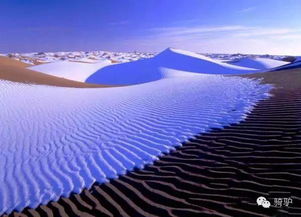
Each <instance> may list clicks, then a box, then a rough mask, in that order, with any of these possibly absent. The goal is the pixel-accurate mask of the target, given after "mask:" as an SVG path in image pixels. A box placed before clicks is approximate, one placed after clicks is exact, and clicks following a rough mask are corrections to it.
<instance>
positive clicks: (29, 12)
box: [0, 0, 301, 55]
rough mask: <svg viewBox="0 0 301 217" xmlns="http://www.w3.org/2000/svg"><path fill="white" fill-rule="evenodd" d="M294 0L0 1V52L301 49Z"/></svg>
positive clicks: (286, 51) (298, 3)
mask: <svg viewBox="0 0 301 217" xmlns="http://www.w3.org/2000/svg"><path fill="white" fill-rule="evenodd" d="M300 12H301V1H300V0H47V1H46V0H1V1H0V52H3V53H6V52H32V51H75V50H111V51H133V50H138V51H160V50H163V49H164V48H166V47H176V48H181V49H187V50H192V51H197V52H218V53H237V52H241V53H261V54H262V53H263V54H265V53H269V54H292V55H301V43H300V40H301V22H300V20H301V13H300Z"/></svg>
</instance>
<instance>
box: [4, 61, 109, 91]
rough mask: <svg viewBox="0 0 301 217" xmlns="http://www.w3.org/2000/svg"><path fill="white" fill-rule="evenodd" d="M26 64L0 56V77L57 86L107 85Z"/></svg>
mask: <svg viewBox="0 0 301 217" xmlns="http://www.w3.org/2000/svg"><path fill="white" fill-rule="evenodd" d="M28 66H29V65H28V64H25V63H22V62H19V61H17V60H13V59H9V58H7V57H0V79H2V80H8V81H14V82H22V83H29V84H43V85H51V86H59V87H78V88H79V87H107V85H93V84H86V83H83V82H76V81H71V80H67V79H63V78H58V77H55V76H51V75H47V74H43V73H40V72H36V71H32V70H30V69H27V68H26V67H28Z"/></svg>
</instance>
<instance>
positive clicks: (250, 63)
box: [229, 57, 288, 70]
mask: <svg viewBox="0 0 301 217" xmlns="http://www.w3.org/2000/svg"><path fill="white" fill-rule="evenodd" d="M229 63H230V64H232V65H235V66H241V67H248V68H253V69H258V70H266V69H271V68H275V67H279V66H282V65H285V64H287V63H288V62H285V61H280V60H273V59H268V58H259V57H257V58H249V57H246V58H242V59H238V60H235V61H232V62H229Z"/></svg>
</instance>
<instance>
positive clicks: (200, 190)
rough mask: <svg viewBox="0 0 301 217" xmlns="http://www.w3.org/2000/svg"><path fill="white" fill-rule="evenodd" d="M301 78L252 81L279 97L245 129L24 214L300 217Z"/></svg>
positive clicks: (186, 146) (217, 133)
mask: <svg viewBox="0 0 301 217" xmlns="http://www.w3.org/2000/svg"><path fill="white" fill-rule="evenodd" d="M300 75H301V70H300V69H294V70H287V71H276V72H266V73H260V74H251V75H245V76H244V77H249V78H262V79H263V80H262V82H264V83H270V84H273V85H275V88H274V89H273V90H272V94H273V97H271V98H268V99H265V100H262V101H261V102H259V103H258V104H257V105H256V106H255V108H254V110H253V111H252V112H251V113H250V114H249V115H248V117H247V118H246V119H245V120H244V121H242V122H240V123H237V124H233V125H231V126H228V127H225V128H224V129H213V130H212V131H211V132H207V133H203V134H200V135H195V137H194V138H193V139H191V140H189V141H188V142H185V143H183V146H182V147H179V148H177V150H176V151H173V152H172V153H170V154H168V155H166V156H162V157H160V159H159V160H158V161H156V162H155V163H154V164H153V165H149V166H147V167H145V168H144V169H143V170H136V171H132V172H128V173H127V174H126V175H123V176H120V177H119V178H118V179H115V180H111V181H110V182H109V183H105V184H95V185H94V186H93V187H92V188H91V189H89V190H87V189H85V190H84V191H83V192H82V193H80V194H74V195H72V196H71V197H69V198H61V199H60V200H59V201H58V202H51V203H48V204H47V205H41V206H39V208H38V209H26V210H25V211H24V212H23V213H22V214H24V215H25V216H32V215H33V214H35V215H41V216H56V215H59V216H212V215H213V216H298V215H300V213H301V210H300V208H299V207H300V204H301V200H300V197H299V195H301V188H300V166H301V153H300V147H299V146H300V144H301V131H300V127H301V122H300V114H301V94H300V93H301V85H300V79H301V76H300ZM187 106H190V105H189V104H187ZM258 196H265V197H266V198H267V199H268V200H269V201H270V202H271V204H272V207H271V208H270V209H264V208H261V207H258V205H257V204H256V198H257V197H258ZM283 197H285V198H287V197H291V198H292V199H293V204H291V205H290V206H288V207H286V206H283V207H282V208H276V207H274V206H273V204H274V201H273V199H274V198H283ZM15 214H17V213H15ZM11 216H13V214H11Z"/></svg>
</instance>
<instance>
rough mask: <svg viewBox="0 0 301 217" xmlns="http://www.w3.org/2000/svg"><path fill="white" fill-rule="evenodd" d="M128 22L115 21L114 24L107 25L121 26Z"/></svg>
mask: <svg viewBox="0 0 301 217" xmlns="http://www.w3.org/2000/svg"><path fill="white" fill-rule="evenodd" d="M128 23H129V21H128V20H122V21H116V22H111V23H109V24H110V25H111V26H123V25H126V24H128Z"/></svg>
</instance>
